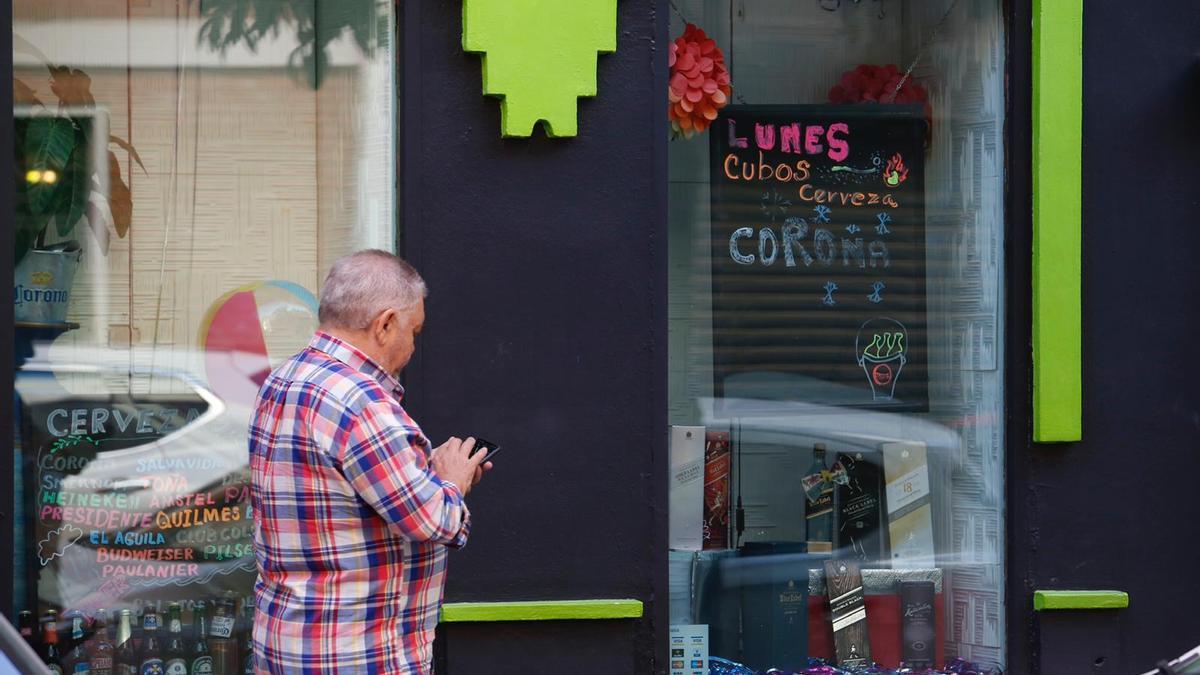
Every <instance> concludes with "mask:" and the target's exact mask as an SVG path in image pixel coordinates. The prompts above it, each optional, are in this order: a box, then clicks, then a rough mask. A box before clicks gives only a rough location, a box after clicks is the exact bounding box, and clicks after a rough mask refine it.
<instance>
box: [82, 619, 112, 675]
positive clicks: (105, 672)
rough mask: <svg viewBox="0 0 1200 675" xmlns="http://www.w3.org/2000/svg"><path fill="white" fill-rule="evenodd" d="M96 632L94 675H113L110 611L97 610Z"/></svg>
mask: <svg viewBox="0 0 1200 675" xmlns="http://www.w3.org/2000/svg"><path fill="white" fill-rule="evenodd" d="M94 625H95V627H96V632H95V634H94V635H93V637H92V649H91V656H90V657H89V658H88V663H89V664H90V665H91V672H92V675H112V673H113V652H114V650H113V643H112V641H111V639H110V638H109V635H108V612H107V611H105V610H103V609H102V610H100V611H99V612H96V618H95V619H94Z"/></svg>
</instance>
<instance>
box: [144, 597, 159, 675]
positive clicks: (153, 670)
mask: <svg viewBox="0 0 1200 675" xmlns="http://www.w3.org/2000/svg"><path fill="white" fill-rule="evenodd" d="M145 612H146V613H145V614H144V615H143V617H142V655H141V656H142V660H141V665H140V666H139V668H138V673H139V675H163V659H162V645H161V644H159V641H158V612H156V611H154V608H153V607H150V608H148V609H146V610H145Z"/></svg>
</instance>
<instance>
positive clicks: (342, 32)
mask: <svg viewBox="0 0 1200 675" xmlns="http://www.w3.org/2000/svg"><path fill="white" fill-rule="evenodd" d="M13 5H14V7H13V25H12V31H13V42H14V53H13V57H14V61H15V69H14V74H15V80H14V83H13V86H14V92H15V109H14V121H15V129H16V137H15V143H16V155H17V163H18V165H19V168H20V172H19V173H20V175H19V176H18V182H19V185H18V191H17V192H18V201H17V206H16V212H15V214H13V215H15V220H16V223H17V228H16V229H17V239H16V248H17V256H18V258H19V262H18V264H17V268H16V296H15V305H16V307H15V310H16V314H17V317H16V318H17V325H16V328H15V335H14V339H15V344H16V351H17V353H18V354H17V364H16V365H17V366H18V370H17V373H16V392H17V397H16V406H15V408H16V409H15V411H14V412H15V415H16V424H15V425H14V426H15V427H16V438H15V444H16V448H17V453H16V467H15V469H16V471H15V481H16V492H17V500H16V501H17V503H16V504H15V513H16V516H17V517H16V522H17V526H16V531H15V532H14V533H13V538H12V541H13V552H14V555H15V559H14V569H15V574H14V577H15V578H14V582H13V583H14V598H15V603H14V604H15V606H14V607H12V608H5V610H6V611H11V612H12V615H13V616H16V615H17V614H19V613H21V612H29V615H26V616H23V617H22V621H23V622H26V623H29V624H30V625H31V626H32V630H31V632H32V633H33V634H34V635H33V639H34V640H35V641H38V642H41V641H42V639H41V636H42V635H43V631H42V630H41V629H42V628H46V630H45V632H44V634H45V635H49V634H51V633H55V635H56V636H57V637H58V638H59V640H58V643H57V646H56V649H57V651H58V652H59V653H60V654H61V659H60V661H62V662H63V663H62V664H61V665H62V666H63V667H64V668H67V667H68V666H70V665H74V664H75V662H77V661H79V660H80V659H87V658H91V657H92V656H94V655H95V654H96V653H99V652H97V650H96V649H94V647H95V644H96V643H97V642H98V641H100V639H101V636H102V635H104V634H106V633H107V635H108V640H109V641H110V642H111V643H112V644H113V645H114V646H115V647H116V649H117V653H118V654H119V653H120V652H121V649H122V645H123V643H124V642H125V641H126V640H127V639H129V638H130V634H131V633H132V640H133V642H132V643H130V644H142V643H145V642H147V641H148V635H147V634H148V631H149V630H150V629H151V626H152V624H153V620H154V618H155V617H157V619H158V622H159V623H158V626H159V627H160V628H161V630H159V631H158V632H159V634H160V635H162V637H161V639H160V640H159V642H160V645H161V646H162V649H163V650H164V651H163V652H162V653H161V654H160V655H159V656H160V657H161V658H167V657H168V656H169V654H168V651H169V650H168V647H169V646H170V640H169V638H171V637H173V636H174V632H175V631H176V630H181V631H182V632H183V638H185V640H184V641H185V643H186V644H187V646H188V649H189V650H190V649H191V648H192V647H191V645H192V644H193V643H192V635H193V632H194V631H202V627H200V626H199V619H200V618H201V616H202V614H206V615H207V618H208V630H207V632H208V646H209V649H210V655H211V656H212V657H214V658H215V659H216V665H215V666H214V668H215V672H233V670H237V671H238V672H241V668H242V665H241V664H242V663H243V662H244V659H245V658H246V654H247V651H248V649H249V644H248V635H249V629H250V624H249V621H250V619H248V618H247V616H246V612H245V609H246V608H252V607H253V604H252V602H248V601H247V598H248V597H250V596H252V593H253V581H254V576H255V566H254V554H253V550H252V513H251V507H250V499H249V485H248V481H249V470H248V466H247V463H248V456H247V445H246V427H247V421H248V419H249V412H250V406H251V405H252V403H253V400H254V397H255V394H256V391H257V387H258V384H259V383H260V382H261V381H262V378H263V377H264V376H265V374H266V373H267V372H268V371H269V370H270V369H271V368H272V367H274V366H277V365H278V364H279V363H281V362H282V360H283V359H285V358H286V357H288V356H290V355H291V354H293V353H295V352H296V351H298V350H299V349H300V348H301V347H302V346H303V345H304V344H306V343H307V341H308V339H309V338H310V336H311V334H312V331H313V329H315V327H316V309H317V300H316V292H317V290H318V287H319V283H320V280H321V279H322V276H323V274H324V273H325V272H326V271H327V270H328V268H329V266H330V265H331V264H332V262H333V261H334V260H335V259H337V258H338V257H339V256H341V255H343V254H346V253H349V252H351V251H354V250H357V249H361V248H367V247H373V248H383V249H394V247H395V240H396V232H395V226H394V223H395V213H396V199H395V196H394V186H395V151H394V139H395V133H394V126H395V124H394V119H395V111H396V90H395V86H394V63H395V45H394V41H393V35H394V16H393V13H394V11H395V10H394V4H392V3H379V2H366V1H359V0H354V1H348V0H336V1H335V0H329V1H326V0H309V1H308V2H307V3H306V2H295V1H289V2H282V1H279V0H249V1H242V0H239V1H236V2H233V1H228V0H205V1H204V2H182V1H181V2H175V1H170V2H168V1H167V0H116V1H107V2H100V1H95V2H92V1H78V0H74V1H72V0H16V2H14V3H13ZM176 603H177V605H176ZM201 603H203V604H201ZM202 607H203V608H206V609H205V611H204V612H201V611H200V609H201V608H202ZM125 610H128V611H129V616H128V617H127V618H125V619H124V620H123V619H122V612H123V611H125ZM52 613H53V614H52ZM251 615H252V613H251ZM50 617H57V621H56V623H53V624H47V623H46V621H45V620H46V619H48V618H50ZM126 622H128V625H126ZM47 625H48V626H49V627H48V628H47V627H46V626H47ZM100 651H103V650H100ZM100 658H103V657H100ZM138 658H139V659H143V660H144V659H145V658H150V657H148V656H146V654H141V655H140V656H138ZM66 662H70V663H66ZM167 671H168V672H175V671H173V670H171V669H170V668H167ZM144 672H149V671H144ZM188 672H201V671H192V670H189V671H188Z"/></svg>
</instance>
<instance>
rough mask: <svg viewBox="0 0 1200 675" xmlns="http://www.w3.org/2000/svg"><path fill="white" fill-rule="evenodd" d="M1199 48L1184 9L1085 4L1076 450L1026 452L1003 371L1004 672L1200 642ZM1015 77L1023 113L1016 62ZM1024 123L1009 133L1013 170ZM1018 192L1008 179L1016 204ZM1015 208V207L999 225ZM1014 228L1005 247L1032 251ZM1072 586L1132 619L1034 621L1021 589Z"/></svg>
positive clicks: (1135, 657) (1017, 384)
mask: <svg viewBox="0 0 1200 675" xmlns="http://www.w3.org/2000/svg"><path fill="white" fill-rule="evenodd" d="M1014 4H1015V5H1018V6H1020V5H1027V2H1026V1H1024V0H1022V1H1020V2H1014ZM1027 24H1028V22H1026V25H1027ZM1025 30H1027V28H1026V29H1025ZM1019 32H1020V30H1019V29H1018V34H1019ZM1026 37H1027V34H1026ZM1016 48H1017V49H1018V50H1019V49H1020V46H1019V45H1017V47H1016ZM1198 52H1200V5H1198V4H1197V3H1195V2H1191V1H1190V0H1173V1H1172V2H1156V3H1137V2H1088V3H1085V6H1084V112H1083V136H1084V148H1083V386H1084V392H1083V394H1084V399H1083V434H1084V440H1083V442H1081V443H1069V444H1060V445H1036V446H1035V445H1031V444H1029V443H1028V434H1029V429H1028V406H1029V402H1028V398H1027V393H1026V392H1027V391H1028V389H1027V382H1028V379H1027V378H1025V372H1023V371H1021V370H1019V369H1014V371H1015V372H1014V375H1015V376H1014V378H1012V379H1011V380H1010V392H1009V396H1010V399H1009V400H1010V410H1012V411H1013V414H1014V425H1013V426H1012V427H1011V428H1010V430H1011V433H1010V442H1009V448H1010V462H1009V466H1010V468H1011V471H1010V475H1009V482H1010V490H1009V494H1010V500H1009V504H1010V517H1009V528H1010V555H1009V560H1010V568H1009V576H1010V580H1011V583H1010V603H1011V606H1010V608H1009V611H1010V621H1009V628H1010V635H1009V640H1010V644H1011V648H1012V652H1013V657H1014V658H1013V659H1012V661H1011V664H1010V665H1011V667H1012V672H1014V673H1026V672H1035V673H1036V672H1040V673H1044V674H1045V675H1059V674H1060V673H1114V674H1117V673H1122V674H1123V673H1130V672H1134V673H1140V672H1144V671H1146V670H1149V669H1150V668H1151V667H1152V666H1153V665H1154V664H1155V662H1156V661H1157V660H1158V659H1161V658H1167V657H1173V656H1177V655H1179V654H1181V653H1183V652H1184V651H1186V650H1187V649H1189V648H1191V647H1193V646H1195V645H1197V644H1200V611H1198V610H1197V600H1198V599H1200V492H1198V491H1197V488H1196V483H1197V476H1200V393H1198V389H1197V382H1198V381H1200V360H1197V358H1196V356H1195V344H1196V336H1197V335H1198V334H1200V309H1198V308H1200V266H1198V264H1197V255H1196V252H1197V251H1200V228H1198V227H1197V224H1196V222H1195V220H1196V216H1195V214H1196V211H1197V209H1198V207H1200V198H1198V197H1197V195H1200V159H1198V157H1200V69H1198V67H1197V59H1198V56H1197V55H1198ZM1013 66H1014V72H1013V75H1014V77H1013V80H1012V82H1013V83H1014V87H1013V89H1014V96H1015V97H1016V98H1017V99H1020V98H1021V97H1022V96H1024V95H1025V94H1023V93H1022V92H1021V91H1020V89H1021V83H1022V82H1023V81H1024V80H1023V79H1022V78H1023V77H1026V78H1027V72H1025V73H1022V68H1023V67H1024V68H1025V69H1026V70H1027V66H1028V60H1027V59H1025V60H1024V63H1023V64H1022V63H1021V62H1019V61H1016V60H1014V63H1013ZM1025 110H1028V108H1025ZM1015 112H1016V114H1020V108H1017V110H1016V111H1015ZM1023 124H1024V123H1023V122H1021V121H1020V120H1015V121H1014V127H1015V130H1016V132H1017V133H1015V134H1014V136H1013V143H1014V147H1013V150H1014V154H1015V156H1016V157H1017V158H1018V162H1019V159H1020V157H1021V154H1022V153H1024V152H1025V150H1024V148H1022V147H1019V146H1018V144H1027V143H1028V135H1027V134H1026V135H1024V136H1022V135H1021V129H1022V126H1023ZM1017 169H1018V170H1019V166H1018V167H1017ZM1010 177H1011V176H1010ZM1026 180H1027V179H1026V178H1025V177H1023V176H1021V175H1020V174H1017V176H1016V180H1015V181H1014V182H1013V184H1014V186H1015V187H1016V188H1017V194H1019V191H1020V189H1021V185H1022V183H1024V184H1025V185H1027V182H1025V181H1026ZM1025 189H1026V190H1027V188H1025ZM1025 195H1026V196H1027V192H1026V193H1025ZM1021 208H1024V209H1025V211H1024V213H1027V212H1028V211H1027V209H1028V201H1027V200H1026V201H1024V203H1023V206H1022V202H1021V200H1020V199H1018V201H1016V202H1015V203H1013V204H1012V209H1011V211H1012V212H1013V213H1015V214H1019V213H1022V211H1021V210H1019V209H1021ZM1017 218H1018V220H1016V221H1015V222H1014V224H1013V227H1014V228H1015V229H1016V230H1017V237H1016V238H1015V241H1017V242H1018V243H1019V242H1022V241H1024V242H1025V244H1027V243H1028V240H1027V237H1025V235H1024V234H1022V233H1021V226H1022V224H1023V223H1022V221H1023V220H1024V216H1017ZM1013 254H1014V256H1015V257H1014V258H1013V260H1012V261H1011V262H1012V265H1013V267H1012V269H1011V270H1010V273H1013V272H1014V271H1015V272H1016V273H1015V274H1013V277H1014V282H1013V286H1012V287H1011V288H1012V296H1011V300H1010V302H1012V303H1013V304H1014V306H1015V307H1016V308H1017V312H1018V313H1017V314H1016V315H1015V316H1014V317H1013V318H1014V322H1013V323H1012V324H1011V325H1012V326H1014V329H1013V331H1014V332H1013V341H1012V342H1011V343H1010V344H1012V346H1013V350H1014V352H1015V356H1014V360H1015V362H1016V363H1017V364H1024V365H1027V363H1028V360H1027V358H1026V357H1025V356H1023V355H1021V354H1020V353H1019V350H1025V352H1026V353H1027V350H1028V342H1027V336H1028V333H1027V329H1028V315H1027V314H1022V312H1024V311H1026V310H1027V309H1028V301H1027V298H1028V290H1027V289H1028V279H1027V276H1023V275H1022V274H1021V273H1020V270H1021V269H1025V270H1027V269H1028V265H1027V262H1026V261H1027V259H1028V255H1029V251H1028V248H1027V246H1026V247H1025V248H1021V247H1020V246H1019V245H1017V247H1016V248H1015V249H1014V252H1013ZM1026 274H1027V272H1026ZM1022 294H1024V295H1022ZM1023 384H1024V385H1025V386H1023ZM1076 588H1077V589H1112V590H1122V591H1127V592H1128V593H1129V595H1130V606H1129V608H1128V609H1125V610H1119V611H1109V612H1056V613H1045V614H1044V615H1034V614H1033V613H1032V612H1031V607H1030V603H1031V592H1032V591H1033V590H1034V589H1076Z"/></svg>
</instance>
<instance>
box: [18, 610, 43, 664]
mask: <svg viewBox="0 0 1200 675" xmlns="http://www.w3.org/2000/svg"><path fill="white" fill-rule="evenodd" d="M17 626H18V627H19V629H20V631H21V637H23V638H25V643H26V644H28V645H29V647H30V648H31V649H33V651H34V653H35V654H41V653H42V642H41V638H39V637H38V631H37V621H36V620H35V619H34V618H33V612H31V611H29V610H25V611H23V612H21V613H20V614H19V615H18V616H17Z"/></svg>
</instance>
